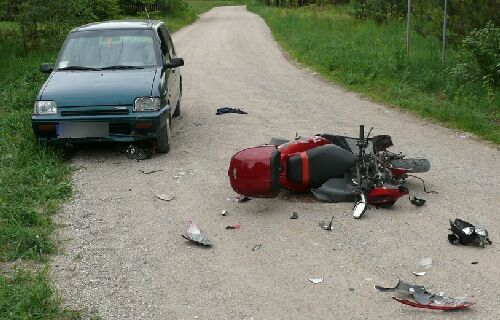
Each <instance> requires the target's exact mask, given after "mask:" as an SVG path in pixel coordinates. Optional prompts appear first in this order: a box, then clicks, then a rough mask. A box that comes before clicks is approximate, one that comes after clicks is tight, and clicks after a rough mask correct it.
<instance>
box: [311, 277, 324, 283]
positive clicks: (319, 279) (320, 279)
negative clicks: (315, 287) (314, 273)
mask: <svg viewBox="0 0 500 320" xmlns="http://www.w3.org/2000/svg"><path fill="white" fill-rule="evenodd" d="M324 279H325V278H311V279H309V281H311V282H312V283H314V284H318V283H321V282H323V280H324Z"/></svg>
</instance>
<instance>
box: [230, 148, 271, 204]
mask: <svg viewBox="0 0 500 320" xmlns="http://www.w3.org/2000/svg"><path fill="white" fill-rule="evenodd" d="M280 161H281V157H280V152H279V150H278V149H277V148H276V146H260V147H254V148H248V149H244V150H241V151H239V152H238V153H236V154H235V155H234V156H233V157H232V158H231V163H230V165H229V170H228V175H229V181H230V182H231V187H233V190H234V191H236V192H237V193H239V194H241V195H244V196H247V197H258V198H273V197H276V196H277V195H278V193H279V192H280V190H281V187H280V181H279V174H280Z"/></svg>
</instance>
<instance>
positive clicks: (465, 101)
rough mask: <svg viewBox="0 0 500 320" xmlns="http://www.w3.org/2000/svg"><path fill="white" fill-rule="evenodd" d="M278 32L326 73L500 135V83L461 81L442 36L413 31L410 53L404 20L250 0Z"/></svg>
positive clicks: (498, 139) (383, 98) (493, 137)
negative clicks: (385, 21)
mask: <svg viewBox="0 0 500 320" xmlns="http://www.w3.org/2000/svg"><path fill="white" fill-rule="evenodd" d="M249 9H250V10H251V11H253V12H255V13H257V14H259V15H260V16H262V17H263V18H264V20H265V21H266V22H267V24H268V25H269V27H270V29H271V31H272V33H273V35H274V37H275V38H276V40H277V41H278V42H279V43H280V44H281V46H282V47H283V48H284V49H285V50H286V51H287V52H288V53H289V54H290V55H291V56H292V57H293V58H294V59H296V60H297V61H298V62H300V63H302V64H304V65H307V66H309V67H311V68H313V69H315V70H317V71H318V72H319V73H321V74H322V75H323V76H324V77H326V78H327V79H330V80H333V81H335V82H337V83H339V84H342V85H344V86H345V87H347V88H349V89H351V90H354V91H357V92H361V93H364V94H366V95H368V96H370V97H372V98H373V99H374V100H376V101H380V102H384V103H388V104H391V105H395V106H399V107H401V108H402V109H405V110H408V111H410V112H413V113H416V114H418V115H421V116H423V117H428V118H432V119H435V120H438V121H440V122H442V123H444V124H446V125H448V126H451V127H455V128H458V129H461V130H465V131H469V132H473V133H475V134H477V135H478V136H480V137H482V138H484V139H486V140H490V141H492V142H494V143H496V144H499V143H500V91H499V88H494V89H493V94H492V95H491V94H490V95H488V94H487V90H486V88H485V87H484V86H483V84H482V83H469V84H463V83H462V82H461V81H460V80H456V79H452V78H451V77H450V76H449V75H448V72H447V69H448V68H450V67H453V66H454V65H455V64H456V63H457V61H458V60H457V59H458V57H457V53H456V51H455V50H453V49H449V50H448V51H447V59H446V63H445V64H442V63H441V60H440V54H441V52H440V41H439V39H437V38H434V37H422V36H420V35H418V34H416V33H412V35H411V38H412V42H411V54H410V58H409V59H408V58H407V56H406V44H405V39H406V38H405V26H404V23H403V22H399V21H395V22H391V23H388V24H382V25H378V24H376V23H375V22H373V21H369V20H368V21H357V20H355V19H354V18H353V17H352V16H350V15H349V14H348V10H349V7H348V6H340V7H337V8H333V7H322V8H318V7H314V6H311V7H305V8H301V9H280V8H275V7H265V6H262V5H256V4H252V5H249Z"/></svg>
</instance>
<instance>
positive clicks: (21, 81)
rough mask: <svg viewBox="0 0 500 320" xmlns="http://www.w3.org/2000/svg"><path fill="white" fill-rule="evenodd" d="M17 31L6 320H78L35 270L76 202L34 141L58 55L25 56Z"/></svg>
mask: <svg viewBox="0 0 500 320" xmlns="http://www.w3.org/2000/svg"><path fill="white" fill-rule="evenodd" d="M237 3H239V2H237V1H201V0H197V1H188V5H189V7H188V10H186V11H185V12H182V13H178V14H173V15H171V16H167V17H166V18H165V17H164V20H165V21H166V23H167V25H168V27H169V29H170V30H178V29H180V28H181V27H183V26H185V25H187V24H189V23H192V22H193V21H195V20H196V19H197V16H198V14H200V13H202V12H205V11H207V10H209V9H211V8H213V7H216V6H220V5H229V4H237ZM18 32H19V30H18V27H17V24H15V23H11V22H1V21H0V38H1V39H2V41H1V42H0V61H2V63H1V64H0V74H2V75H3V76H2V77H1V78H0V319H11V320H15V319H16V320H17V319H80V317H81V316H80V314H79V313H78V312H73V311H69V310H65V309H64V308H62V307H61V305H60V302H59V299H58V298H57V295H56V294H55V293H54V290H53V289H52V286H51V284H50V279H48V277H47V272H46V271H45V270H44V271H36V270H40V269H47V257H48V255H49V254H51V253H54V252H55V251H56V244H55V242H54V239H53V238H52V233H53V231H54V229H55V226H54V223H53V222H52V215H53V214H55V213H56V212H57V210H58V209H59V207H60V205H61V204H62V203H63V202H64V201H65V200H66V199H68V198H69V197H70V196H71V180H70V178H71V169H70V168H69V166H68V164H67V163H65V161H64V159H63V155H62V154H61V152H60V151H58V150H55V149H53V148H50V147H46V146H40V145H39V144H38V143H37V142H36V140H35V137H34V136H33V133H32V130H31V122H30V116H31V110H32V106H33V101H34V99H35V97H36V95H37V93H38V91H39V89H40V87H41V86H42V84H43V82H44V81H45V79H46V76H45V75H44V74H42V73H40V72H39V71H38V70H39V65H40V63H42V62H51V61H55V58H56V56H57V50H58V48H57V49H49V50H37V51H34V52H31V53H29V54H26V53H25V52H24V51H23V49H22V48H21V46H20V44H19V43H18V41H17V40H18V39H19V34H18ZM9 261H16V262H15V263H14V264H12V263H8V262H9ZM28 264H35V265H36V266H37V267H35V268H33V267H27V265H28ZM12 265H17V266H19V265H21V266H23V265H24V266H25V267H24V268H22V267H21V268H20V269H19V270H18V269H16V268H17V267H16V268H13V267H12ZM40 266H41V267H42V268H41V267H40Z"/></svg>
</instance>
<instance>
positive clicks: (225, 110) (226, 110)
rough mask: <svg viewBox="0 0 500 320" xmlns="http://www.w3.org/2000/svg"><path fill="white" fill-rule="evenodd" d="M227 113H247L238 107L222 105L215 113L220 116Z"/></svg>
mask: <svg viewBox="0 0 500 320" xmlns="http://www.w3.org/2000/svg"><path fill="white" fill-rule="evenodd" d="M225 113H239V114H247V113H246V112H245V111H243V110H241V109H237V108H231V107H220V108H219V109H217V112H216V113H215V114H216V115H218V116H220V115H221V114H225Z"/></svg>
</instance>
